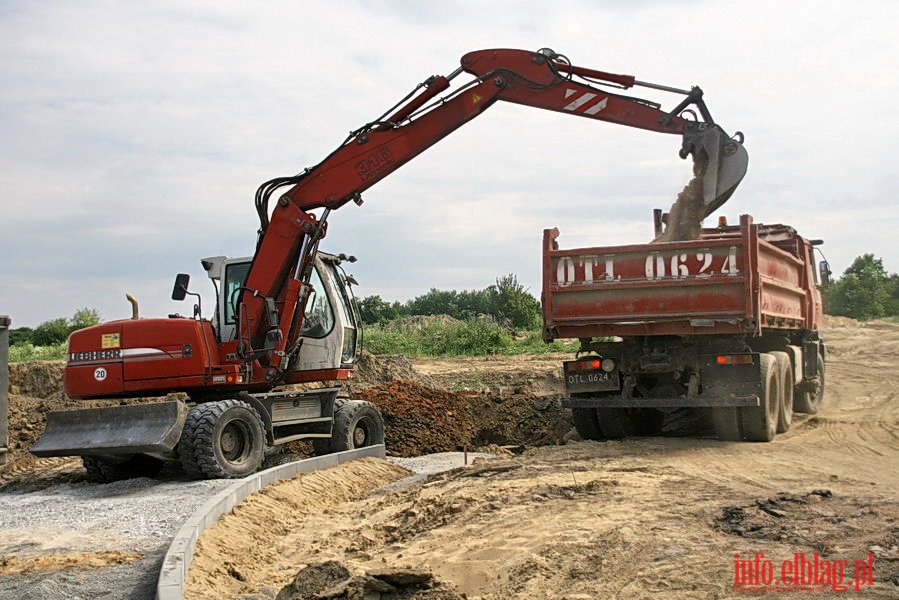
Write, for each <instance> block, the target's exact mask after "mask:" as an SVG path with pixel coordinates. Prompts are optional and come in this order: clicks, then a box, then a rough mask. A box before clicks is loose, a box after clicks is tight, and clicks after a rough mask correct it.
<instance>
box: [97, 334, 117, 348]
mask: <svg viewBox="0 0 899 600" xmlns="http://www.w3.org/2000/svg"><path fill="white" fill-rule="evenodd" d="M121 346H122V344H121V340H120V339H119V334H118V333H104V334H103V337H102V338H101V342H100V347H101V348H120V347H121Z"/></svg>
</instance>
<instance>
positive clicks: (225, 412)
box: [178, 399, 265, 479]
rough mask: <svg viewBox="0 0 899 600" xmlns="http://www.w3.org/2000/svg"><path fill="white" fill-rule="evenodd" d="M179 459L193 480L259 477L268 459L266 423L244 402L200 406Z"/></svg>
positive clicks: (185, 433) (183, 437)
mask: <svg viewBox="0 0 899 600" xmlns="http://www.w3.org/2000/svg"><path fill="white" fill-rule="evenodd" d="M178 455H179V457H180V459H181V466H182V467H183V468H184V471H185V473H187V474H188V475H190V476H192V477H200V478H205V479H236V478H239V477H245V476H247V475H250V474H251V473H255V472H256V471H257V470H258V469H259V467H260V466H261V465H262V461H263V459H264V458H265V432H264V430H263V428H262V420H261V419H260V418H259V414H258V413H257V412H256V411H255V410H254V409H253V407H252V406H250V405H249V404H248V403H247V402H244V401H242V400H235V399H228V400H219V401H216V402H206V403H204V404H199V405H197V406H195V407H193V408H192V409H191V411H190V413H189V414H188V415H187V420H186V421H185V423H184V429H183V431H182V433H181V441H180V442H179V445H178Z"/></svg>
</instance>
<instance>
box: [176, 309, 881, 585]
mask: <svg viewBox="0 0 899 600" xmlns="http://www.w3.org/2000/svg"><path fill="white" fill-rule="evenodd" d="M829 323H830V325H831V326H830V328H829V329H828V331H827V340H828V342H829V344H830V349H831V354H830V360H829V363H828V369H829V370H828V381H827V392H826V402H825V408H824V410H823V411H822V413H820V414H819V415H817V416H815V417H799V416H798V415H797V419H796V421H794V425H793V428H792V429H791V431H790V432H788V433H787V434H786V435H783V436H779V437H778V438H777V440H776V441H775V442H773V443H770V444H748V443H724V442H719V441H717V440H711V439H682V438H644V439H629V440H624V441H610V442H582V443H576V444H569V445H565V446H557V447H541V448H535V449H531V450H529V451H528V452H526V453H525V454H524V455H523V456H520V457H515V458H507V459H504V460H503V461H502V462H500V463H491V465H492V466H493V467H495V469H487V470H485V471H483V472H482V473H481V474H479V475H476V476H470V477H469V476H465V475H466V474H470V473H471V472H470V471H469V472H461V473H457V474H455V475H450V476H441V477H438V478H436V479H433V480H432V481H430V482H429V483H426V484H424V485H421V486H415V487H412V488H410V489H406V490H403V491H400V492H397V493H393V494H389V495H382V496H375V497H372V498H369V499H367V500H362V501H354V502H345V503H340V504H338V505H335V506H333V508H331V509H330V510H327V511H325V512H323V513H317V514H311V515H309V516H307V517H306V518H304V519H303V520H302V523H300V524H295V525H292V526H291V527H288V528H284V529H283V530H281V527H280V524H279V523H278V522H277V521H275V522H271V521H268V522H267V523H264V524H261V525H260V526H262V527H273V528H274V529H275V530H278V535H273V538H275V539H277V542H276V543H277V545H278V546H277V551H276V552H274V559H273V560H270V559H271V557H270V556H269V555H267V556H266V559H265V560H258V559H257V558H256V557H255V556H254V555H253V553H247V552H242V551H241V548H240V545H239V541H238V540H239V539H240V535H241V534H240V532H241V531H243V530H244V528H245V527H247V526H248V525H247V524H246V522H243V521H241V520H240V518H239V517H240V515H238V517H237V518H235V519H232V520H228V521H223V522H221V523H220V524H219V525H217V527H218V528H220V530H219V532H218V533H217V536H218V537H219V539H227V540H228V546H230V548H231V552H230V554H229V556H230V558H231V560H232V561H233V562H234V565H236V567H235V568H237V569H238V570H239V572H240V573H242V574H243V575H244V576H245V581H237V580H235V578H234V577H232V576H229V575H228V574H227V573H226V572H223V571H222V569H221V560H220V555H219V554H218V552H219V551H221V547H218V548H216V549H215V551H213V548H215V545H214V543H213V542H212V541H211V538H210V540H209V543H210V547H206V546H204V547H203V548H201V550H200V552H199V554H198V555H197V558H196V560H195V562H194V565H193V567H192V568H191V572H190V580H189V584H190V588H189V594H188V597H189V598H217V597H233V595H234V594H239V593H252V592H255V591H258V590H259V589H260V587H264V588H268V589H275V590H277V589H279V588H280V587H281V586H282V585H283V584H286V583H288V582H289V581H290V579H291V578H292V577H293V575H294V574H295V573H296V572H297V570H298V567H299V566H302V565H303V564H306V563H309V562H320V561H324V560H328V559H334V560H337V561H339V562H341V563H343V564H344V565H346V566H347V567H348V568H349V569H350V571H353V572H357V573H361V572H363V571H365V570H367V569H373V568H380V567H385V566H386V567H419V568H422V567H423V568H427V569H430V570H431V571H433V573H434V574H436V575H437V577H438V578H439V579H441V580H443V581H445V582H447V583H448V584H452V585H453V586H455V587H456V588H457V589H458V590H459V591H460V592H463V593H465V594H467V596H468V598H471V599H474V598H480V599H482V600H488V599H489V600H500V599H510V598H521V599H525V598H527V599H536V600H539V599H544V598H545V599H550V598H554V599H558V598H567V599H569V600H576V599H588V598H609V597H620V598H645V597H660V598H661V597H664V598H669V597H677V598H719V597H745V596H746V594H745V593H742V592H738V591H735V590H734V589H733V584H734V577H735V571H734V555H735V554H740V556H741V557H744V558H747V557H748V558H752V557H753V556H754V555H755V554H756V553H760V552H761V553H764V558H765V559H766V560H767V559H770V560H771V561H773V564H774V565H775V566H776V572H777V576H778V577H779V576H780V568H781V563H782V562H783V561H784V560H792V559H793V557H794V553H804V558H808V559H811V558H812V557H813V556H814V554H815V553H817V554H818V556H819V559H820V560H829V561H836V560H847V561H849V562H848V565H849V567H847V569H846V572H845V575H844V579H843V583H846V582H847V581H848V580H850V579H852V578H853V572H852V568H853V566H854V564H855V563H854V561H856V560H861V559H866V558H867V557H868V553H869V552H871V554H872V556H873V560H874V581H875V585H873V586H865V587H863V590H864V596H863V597H865V598H873V597H877V598H895V597H896V595H897V594H899V587H897V586H899V520H897V519H899V503H897V498H896V495H897V491H899V472H897V468H896V467H897V466H899V460H897V459H899V440H897V421H899V400H897V392H896V390H897V387H899V374H897V366H899V365H897V363H899V325H896V324H887V323H873V324H867V325H859V324H857V323H855V322H853V321H849V320H830V321H829ZM484 362H485V361H477V360H475V359H460V360H450V361H427V363H420V362H418V363H416V367H417V368H420V369H422V370H423V371H424V372H426V373H427V374H428V375H429V376H430V377H432V378H433V379H435V380H437V381H441V382H444V383H445V382H447V381H451V380H453V378H454V377H457V376H463V377H466V378H469V379H470V378H471V377H472V376H473V375H474V376H475V377H476V378H478V379H479V381H481V382H483V383H486V384H487V385H499V382H498V381H497V380H496V379H495V378H494V379H492V381H493V383H489V382H487V381H486V380H487V379H490V378H491V377H493V376H491V375H489V374H488V373H489V371H488V370H486V369H483V368H482V367H483V365H484ZM512 362H513V363H514V362H519V363H520V364H523V365H524V366H525V367H526V368H527V370H528V372H527V373H526V377H535V378H536V379H537V380H539V381H541V382H545V381H546V380H545V378H544V377H543V376H542V374H541V373H543V372H544V371H545V367H547V365H549V364H550V363H547V364H546V365H538V364H536V362H535V361H534V360H533V359H530V358H529V359H519V360H518V361H516V360H514V359H513V361H512ZM497 363H499V364H497ZM495 364H497V366H499V367H500V368H499V369H496V370H495V371H494V373H499V374H500V375H499V381H505V383H506V384H507V385H511V386H513V387H514V386H515V385H516V382H515V377H514V376H512V375H511V373H513V372H515V369H514V368H509V365H508V363H505V362H501V361H495ZM478 371H480V372H478ZM454 373H455V375H454ZM518 373H519V375H518V381H519V382H520V381H521V380H522V376H521V371H518ZM212 557H218V558H215V559H213V560H210V559H211V558H212ZM834 564H837V563H834ZM830 573H831V578H830V579H828V580H827V583H825V585H824V586H823V588H824V589H826V590H828V591H827V592H824V593H819V594H816V595H815V597H819V598H820V597H828V596H830V595H834V596H836V594H837V593H838V592H835V591H833V590H834V588H837V589H839V585H838V583H839V582H838V581H837V578H836V575H837V572H836V571H831V572H830ZM819 581H821V579H820V578H819ZM778 597H787V598H789V597H803V598H807V597H808V594H807V592H798V591H796V592H793V593H779V594H778Z"/></svg>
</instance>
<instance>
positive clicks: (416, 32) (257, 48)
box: [0, 0, 899, 327]
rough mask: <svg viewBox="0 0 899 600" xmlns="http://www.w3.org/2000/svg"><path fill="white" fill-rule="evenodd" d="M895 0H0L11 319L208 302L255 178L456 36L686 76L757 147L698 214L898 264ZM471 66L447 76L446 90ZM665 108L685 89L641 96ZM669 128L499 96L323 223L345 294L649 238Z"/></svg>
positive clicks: (387, 293) (436, 281) (247, 224)
mask: <svg viewBox="0 0 899 600" xmlns="http://www.w3.org/2000/svg"><path fill="white" fill-rule="evenodd" d="M897 31H899V3H896V2H890V1H884V2H876V1H857V2H830V1H823V2H822V1H817V2H811V1H810V2H784V1H783V0H780V1H777V2H770V1H764V0H762V1H759V0H756V1H754V2H721V1H720V0H715V1H693V2H691V1H689V0H678V1H676V2H675V1H663V0H660V1H654V0H632V1H630V2H621V1H592V2H590V1H582V2H576V1H571V2H566V1H560V0H557V1H555V2H545V1H542V2H530V1H500V2H486V1H483V0H482V1H479V2H461V1H457V2H453V1H445V0H444V1H441V2H413V1H405V0H366V1H364V2H354V1H346V0H331V1H329V2H321V3H318V2H288V1H283V2H274V1H258V2H231V1H222V0H217V1H214V2H213V1H210V2H197V1H192V2H175V1H170V2H165V1H156V2H117V1H114V0H107V1H79V2H72V1H67V0H61V1H57V2H53V1H40V2H35V1H30V0H29V1H24V0H22V1H20V0H4V1H3V2H2V3H0V49H2V51H0V81H2V84H0V261H2V262H0V313H4V314H9V315H11V316H12V317H13V326H14V327H21V326H34V325H37V324H38V323H40V322H42V321H45V320H48V319H52V318H56V317H60V316H70V315H71V314H72V313H73V312H74V311H75V310H76V309H78V308H80V307H95V308H97V309H99V310H100V312H101V314H102V316H103V318H104V319H105V320H109V319H116V318H124V317H128V316H130V307H129V305H128V303H127V302H126V300H125V293H126V292H127V293H130V294H132V295H134V296H136V297H137V298H138V299H139V301H140V302H141V311H142V314H143V315H144V316H163V315H165V314H167V313H169V312H174V311H176V310H180V311H181V312H183V313H188V314H189V312H190V308H189V306H187V305H186V304H181V303H175V302H173V301H171V300H170V299H169V297H170V294H171V287H172V281H173V278H174V275H175V274H176V273H178V272H189V273H191V274H192V276H193V278H194V279H193V284H192V288H193V290H194V291H199V292H201V293H203V294H204V296H205V298H206V305H205V306H206V307H207V308H211V307H212V306H213V305H214V298H213V297H212V287H211V285H210V284H209V283H208V280H207V279H206V278H205V276H204V275H203V272H202V269H201V267H200V265H199V259H200V258H201V257H204V256H214V255H221V254H224V255H229V256H240V255H247V254H251V253H252V251H253V248H254V245H255V238H256V229H257V227H258V222H257V220H256V215H255V211H254V208H253V194H254V192H255V190H256V188H257V186H258V185H259V184H260V183H261V182H263V181H266V180H268V179H270V178H272V177H276V176H282V175H291V174H294V173H297V172H299V171H301V170H302V169H303V168H304V167H307V166H311V165H314V164H316V163H318V162H319V161H320V160H321V159H322V158H323V157H324V156H325V155H326V154H327V153H328V152H330V151H331V150H333V149H334V148H335V147H336V146H337V145H338V144H339V143H340V142H342V141H343V139H344V138H345V136H346V134H347V133H348V132H349V131H350V130H352V129H355V128H357V127H359V126H360V125H362V124H363V123H366V122H368V121H370V120H372V119H374V118H375V117H377V116H379V115H380V114H381V113H382V112H384V111H385V110H386V109H387V108H388V107H390V106H392V105H393V103H394V102H396V101H397V100H399V99H400V98H401V97H402V96H404V95H405V94H406V93H407V92H409V91H410V90H411V89H412V88H413V87H414V86H415V85H416V84H418V83H419V82H421V81H423V80H424V79H426V78H427V77H428V76H430V75H434V74H442V75H447V74H449V73H450V72H451V71H453V70H454V69H455V68H456V67H457V66H458V65H459V58H460V57H461V56H462V55H463V54H465V53H466V52H468V51H471V50H476V49H482V48H495V47H507V48H522V49H527V50H536V49H538V48H542V47H550V48H553V49H554V50H556V51H557V52H560V53H563V54H565V55H566V56H568V58H570V59H571V61H572V62H573V63H574V64H577V65H581V66H587V67H592V68H595V69H600V70H605V71H611V72H617V73H625V74H630V75H635V76H636V77H637V79H640V80H644V81H652V82H657V83H663V84H667V85H670V86H674V87H679V88H689V87H690V86H691V85H700V86H701V87H702V88H703V89H704V90H705V95H706V101H707V103H708V106H709V108H710V110H711V113H712V116H713V117H714V118H715V120H716V121H717V122H718V123H719V124H721V125H722V127H724V129H725V130H727V131H728V132H729V133H733V132H734V131H737V130H739V131H742V132H744V134H745V136H746V148H747V150H748V151H749V156H750V163H749V171H748V174H747V176H746V178H745V180H744V182H743V184H742V185H741V187H740V188H739V189H738V190H737V192H736V194H735V195H734V196H733V198H732V199H731V200H730V202H728V203H727V204H725V206H724V207H723V208H722V209H721V210H719V212H718V213H716V215H715V216H714V217H713V219H714V218H715V217H717V215H719V214H723V215H726V216H728V218H729V219H730V221H731V222H735V221H736V220H737V218H738V216H739V215H740V214H742V213H751V214H752V215H753V216H754V217H755V219H756V221H757V222H767V223H775V222H780V223H787V224H790V225H793V226H795V227H796V228H797V229H798V230H799V232H800V233H801V234H803V235H805V236H807V237H811V238H823V239H824V240H825V245H824V246H823V251H824V253H825V255H826V256H827V258H828V259H829V260H830V262H831V266H832V269H833V271H834V272H835V273H836V274H841V273H842V272H843V270H845V269H846V267H848V266H849V264H850V263H851V262H852V260H853V258H855V257H856V256H859V255H861V254H863V253H866V252H872V253H874V254H875V255H876V256H878V257H881V258H882V259H883V260H884V264H885V266H886V268H887V269H888V270H889V271H890V272H896V271H899V250H897V249H899V242H897V241H896V238H897V235H899V208H897V201H896V199H895V196H896V189H897V187H899V185H897V184H899V175H897V169H896V167H895V164H896V161H897V158H896V157H897V156H899V152H897V151H899V123H897V120H899V119H897V110H896V108H895V106H894V105H895V103H896V102H897V101H899V75H897V67H899V43H897V41H896V35H897V34H896V32H897ZM462 80H463V77H461V76H460V77H459V78H457V79H456V80H454V82H453V84H454V86H453V89H455V87H457V86H458V85H459V84H460V83H462ZM628 93H633V95H640V96H644V97H649V98H653V99H656V100H661V101H663V102H664V107H665V108H672V107H673V106H674V105H675V104H676V103H677V102H678V100H679V97H675V96H672V95H662V96H659V95H658V94H649V93H644V91H641V90H640V89H639V88H638V89H636V90H635V91H632V92H628ZM679 146H680V140H679V138H678V137H677V136H670V135H660V134H656V133H650V132H644V131H640V130H636V129H631V128H627V127H621V126H616V125H611V124H608V123H603V122H594V121H589V120H585V119H572V118H570V117H568V116H566V115H561V114H557V113H550V112H546V111H541V110H538V109H533V108H526V107H521V106H514V105H509V104H497V105H494V106H493V107H492V108H490V109H489V110H488V111H487V112H485V113H484V114H483V115H482V116H481V117H479V118H478V119H475V120H474V121H473V122H471V123H469V124H467V125H466V126H465V127H463V128H462V129H460V130H458V131H456V132H455V133H453V134H452V135H450V136H449V137H448V138H447V139H445V140H443V141H442V142H440V143H439V144H438V145H437V146H435V147H434V148H432V149H430V150H428V151H427V152H425V153H424V154H423V155H421V156H420V157H418V158H417V159H415V160H414V161H413V162H411V163H409V164H408V165H406V166H404V167H403V168H401V169H400V170H399V171H397V172H396V173H394V174H393V175H391V176H390V177H388V178H387V179H385V180H384V181H382V182H380V183H378V184H377V185H375V186H374V187H373V188H372V189H370V190H369V191H368V192H366V193H365V195H364V199H365V204H364V205H363V206H361V207H357V206H355V205H354V204H349V205H347V206H345V207H344V208H342V209H340V210H339V211H336V212H335V213H333V215H332V216H331V219H330V229H329V234H328V237H327V238H326V239H325V241H324V242H323V248H324V249H326V250H329V251H333V252H347V253H352V254H355V255H357V256H358V257H359V262H358V263H356V264H355V265H352V267H351V268H350V269H349V270H350V272H352V273H353V274H354V275H355V276H356V278H357V279H358V280H359V282H360V287H359V289H358V290H357V293H358V294H360V295H363V296H367V295H373V294H379V295H380V296H381V297H382V298H384V299H385V300H391V301H392V300H407V299H409V298H411V297H414V296H416V295H419V294H422V293H424V292H426V291H427V290H428V289H429V288H431V287H436V288H439V289H457V290H461V289H475V288H478V289H479V288H483V287H486V286H487V285H490V284H491V283H493V282H494V280H495V279H496V277H497V276H500V275H504V274H508V273H515V274H517V275H518V277H519V279H520V280H521V281H522V282H524V284H525V285H526V286H527V287H529V288H530V290H531V291H532V292H533V293H534V294H535V295H539V292H540V265H541V263H540V242H541V236H542V231H543V229H544V228H548V227H559V229H560V230H561V232H562V235H561V238H560V242H561V244H562V245H563V246H566V247H574V246H581V245H610V244H622V243H643V242H646V241H648V240H649V239H650V238H651V236H652V221H651V213H652V209H653V208H655V207H660V208H667V207H669V206H670V205H671V203H672V201H673V200H674V198H675V197H676V195H677V193H678V192H679V191H680V190H681V188H682V187H683V185H684V184H685V183H686V182H687V181H688V180H689V178H690V163H689V162H688V161H682V160H680V159H679V158H678V156H677V151H678V149H679Z"/></svg>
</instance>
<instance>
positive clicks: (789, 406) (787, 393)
mask: <svg viewBox="0 0 899 600" xmlns="http://www.w3.org/2000/svg"><path fill="white" fill-rule="evenodd" d="M770 354H771V356H773V357H774V360H776V361H777V374H778V380H779V383H780V405H779V407H778V408H779V410H778V411H777V433H785V432H786V431H788V430H789V429H790V423H792V422H793V387H794V386H793V363H792V362H791V361H790V355H789V354H787V353H786V352H770Z"/></svg>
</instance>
